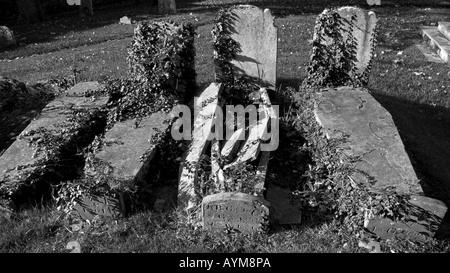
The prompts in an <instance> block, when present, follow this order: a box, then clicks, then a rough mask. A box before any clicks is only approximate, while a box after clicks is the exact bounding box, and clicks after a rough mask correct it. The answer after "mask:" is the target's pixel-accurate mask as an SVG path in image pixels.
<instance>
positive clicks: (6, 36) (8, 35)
mask: <svg viewBox="0 0 450 273" xmlns="http://www.w3.org/2000/svg"><path fill="white" fill-rule="evenodd" d="M16 44H17V43H16V39H15V38H14V34H13V32H12V31H11V30H10V29H9V28H8V27H6V26H0V49H2V48H7V47H12V46H15V45H16Z"/></svg>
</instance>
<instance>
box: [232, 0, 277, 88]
mask: <svg viewBox="0 0 450 273" xmlns="http://www.w3.org/2000/svg"><path fill="white" fill-rule="evenodd" d="M231 14H232V21H233V22H232V33H231V38H232V39H233V40H235V41H236V42H238V43H239V45H240V50H241V52H239V53H238V54H237V56H236V58H235V59H234V60H232V62H231V63H232V65H233V72H234V73H235V74H236V75H246V76H248V77H251V78H252V79H254V80H255V81H256V82H257V83H258V84H260V85H262V86H265V87H267V88H270V89H272V90H275V86H276V71H277V29H276V27H275V26H274V17H273V16H272V14H271V13H270V10H269V9H265V10H262V9H260V8H258V7H255V6H250V5H240V6H236V7H235V8H234V9H232V11H231Z"/></svg>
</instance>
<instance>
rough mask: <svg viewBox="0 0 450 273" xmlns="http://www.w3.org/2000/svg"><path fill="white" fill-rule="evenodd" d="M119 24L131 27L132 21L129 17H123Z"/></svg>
mask: <svg viewBox="0 0 450 273" xmlns="http://www.w3.org/2000/svg"><path fill="white" fill-rule="evenodd" d="M119 24H122V25H131V20H130V18H128V17H127V16H123V17H121V18H120V21H119Z"/></svg>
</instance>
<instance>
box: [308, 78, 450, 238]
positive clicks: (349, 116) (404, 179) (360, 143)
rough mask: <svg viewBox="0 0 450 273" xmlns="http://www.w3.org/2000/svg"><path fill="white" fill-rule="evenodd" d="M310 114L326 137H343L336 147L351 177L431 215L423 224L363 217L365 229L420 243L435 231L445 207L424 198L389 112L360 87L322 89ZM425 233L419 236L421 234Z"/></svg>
mask: <svg viewBox="0 0 450 273" xmlns="http://www.w3.org/2000/svg"><path fill="white" fill-rule="evenodd" d="M314 114H315V117H316V120H317V121H318V123H319V124H320V125H321V126H322V128H323V129H324V133H325V135H326V137H327V138H328V139H345V142H344V143H341V144H339V148H340V149H341V150H342V154H343V156H345V157H347V158H348V157H351V158H355V159H356V160H354V162H353V163H352V164H353V167H354V169H355V170H356V171H355V172H354V173H353V174H352V175H351V178H352V179H353V180H354V181H355V182H356V183H357V184H360V185H361V184H362V185H366V186H367V187H369V189H371V190H381V189H386V188H392V189H394V190H395V191H396V192H397V193H398V194H401V195H407V196H411V198H410V200H409V202H410V203H411V204H412V205H414V206H417V207H419V208H421V209H422V210H424V211H426V212H427V214H430V215H434V216H436V217H434V216H432V217H431V216H430V217H426V219H425V220H424V222H423V223H416V224H414V225H411V223H410V222H406V223H405V222H395V223H391V222H392V221H390V220H388V219H378V218H374V219H367V220H368V222H367V226H368V227H369V228H370V231H372V232H374V233H375V234H377V235H378V236H380V237H386V236H392V235H393V234H394V233H399V232H394V231H395V230H400V231H401V233H403V234H409V235H411V236H412V237H410V238H413V239H417V240H422V235H420V234H425V235H427V234H428V235H430V234H434V232H436V229H435V228H430V226H431V225H434V226H436V224H434V223H436V222H437V226H439V223H440V221H442V218H443V215H445V212H446V211H447V207H446V205H445V204H444V203H442V202H441V201H439V200H435V199H432V198H427V197H425V196H423V195H424V192H423V190H422V187H421V186H420V184H419V180H418V178H417V176H416V173H415V171H414V168H413V166H412V164H411V161H410V159H409V157H408V154H407V153H406V151H405V147H404V145H403V142H402V140H401V138H400V135H399V133H398V130H397V128H396V126H395V124H394V121H393V119H392V116H391V114H390V113H389V112H388V111H387V110H386V109H384V108H383V107H382V106H381V105H380V104H379V103H378V102H377V101H376V100H375V99H374V98H373V97H372V96H371V95H370V94H369V92H368V91H367V90H365V89H363V88H353V87H347V86H344V87H339V88H325V89H322V90H321V91H320V92H319V93H317V97H316V101H315V109H314ZM425 229H426V230H428V232H425V233H424V232H423V230H425Z"/></svg>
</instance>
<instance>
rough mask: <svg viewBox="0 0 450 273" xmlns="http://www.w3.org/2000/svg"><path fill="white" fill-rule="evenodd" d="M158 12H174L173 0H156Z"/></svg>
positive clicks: (175, 7)
mask: <svg viewBox="0 0 450 273" xmlns="http://www.w3.org/2000/svg"><path fill="white" fill-rule="evenodd" d="M158 10H159V14H175V13H177V6H176V4H175V0H159V1H158Z"/></svg>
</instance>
